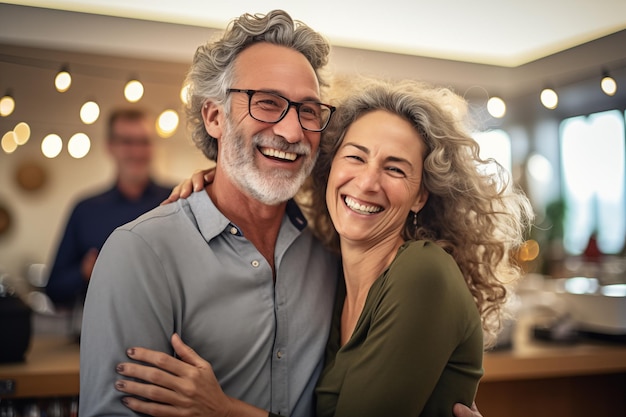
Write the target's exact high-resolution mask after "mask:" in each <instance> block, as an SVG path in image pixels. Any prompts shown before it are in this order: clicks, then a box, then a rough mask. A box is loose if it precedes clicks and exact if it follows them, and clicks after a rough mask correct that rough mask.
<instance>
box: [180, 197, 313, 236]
mask: <svg viewBox="0 0 626 417" xmlns="http://www.w3.org/2000/svg"><path fill="white" fill-rule="evenodd" d="M179 202H180V204H181V205H182V206H183V208H184V209H186V210H189V214H190V217H192V220H193V221H194V222H195V223H196V226H197V227H198V230H199V231H200V233H201V234H202V236H203V237H204V239H205V240H206V241H207V242H209V241H210V240H211V239H213V238H214V237H215V236H217V235H219V234H221V233H222V232H226V233H228V234H235V235H237V236H243V234H242V233H241V230H240V229H239V228H238V227H237V226H236V225H235V224H233V223H231V221H230V220H229V219H228V218H227V217H226V216H224V214H222V212H221V211H219V210H218V209H217V207H215V204H213V201H212V200H211V198H210V197H209V195H208V194H207V193H206V191H204V190H202V191H199V192H195V193H193V194H191V195H190V196H189V197H188V198H187V199H180V200H179ZM285 214H286V215H287V218H288V219H289V220H290V223H291V224H292V225H293V226H294V227H295V228H296V229H297V231H298V232H302V231H303V230H304V229H305V228H306V226H307V221H306V218H305V217H304V215H303V214H302V211H301V210H300V208H299V207H298V205H297V204H296V202H295V201H293V200H289V201H288V202H287V207H286V210H285ZM283 225H284V222H283ZM233 228H235V229H236V230H237V232H236V233H233V232H234V229H233Z"/></svg>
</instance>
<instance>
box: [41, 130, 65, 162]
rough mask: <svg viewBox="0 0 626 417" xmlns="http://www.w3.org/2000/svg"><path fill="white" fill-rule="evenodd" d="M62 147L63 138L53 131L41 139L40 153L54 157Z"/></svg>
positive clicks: (47, 156)
mask: <svg viewBox="0 0 626 417" xmlns="http://www.w3.org/2000/svg"><path fill="white" fill-rule="evenodd" d="M61 149H63V140H62V139H61V137H60V136H59V135H57V134H55V133H50V134H49V135H47V136H46V137H45V138H43V140H42V141H41V153H43V154H44V156H45V157H46V158H56V157H57V156H58V155H59V154H60V153H61Z"/></svg>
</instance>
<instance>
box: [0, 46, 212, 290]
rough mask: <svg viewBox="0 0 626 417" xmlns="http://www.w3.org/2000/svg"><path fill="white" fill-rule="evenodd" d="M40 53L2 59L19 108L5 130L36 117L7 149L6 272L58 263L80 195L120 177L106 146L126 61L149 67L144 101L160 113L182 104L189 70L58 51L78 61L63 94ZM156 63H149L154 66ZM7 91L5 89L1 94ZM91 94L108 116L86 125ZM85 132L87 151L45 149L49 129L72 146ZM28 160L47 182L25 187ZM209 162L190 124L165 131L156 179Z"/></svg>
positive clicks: (170, 179)
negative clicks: (50, 152) (24, 138)
mask: <svg viewBox="0 0 626 417" xmlns="http://www.w3.org/2000/svg"><path fill="white" fill-rule="evenodd" d="M34 52H36V53H34V54H29V53H27V52H26V51H25V50H21V52H20V53H21V57H20V59H12V61H16V62H17V61H19V62H20V63H18V64H16V63H7V62H0V84H1V85H0V88H6V85H10V88H11V91H12V95H13V97H14V98H15V101H16V109H15V111H14V113H13V114H11V115H10V116H8V117H0V136H1V135H4V133H5V132H7V131H9V130H12V129H13V127H14V126H15V124H17V123H18V122H21V121H24V122H27V123H29V125H30V126H31V129H32V132H31V138H30V140H29V141H28V142H27V143H26V144H25V145H23V146H20V147H19V148H18V149H17V150H16V151H15V152H14V153H12V154H6V153H5V152H3V151H1V150H0V204H1V205H4V206H6V207H7V208H8V209H9V211H10V213H11V216H12V220H13V221H12V225H11V228H10V230H9V231H8V232H7V233H5V234H3V235H0V272H1V271H5V272H8V273H9V274H10V275H11V276H12V277H16V278H19V277H22V276H23V273H24V268H25V266H26V265H28V264H29V263H31V262H37V263H40V262H43V263H49V262H51V261H52V259H53V257H54V255H55V252H56V245H57V242H58V239H60V233H62V230H63V228H64V226H65V222H66V220H67V216H68V215H69V210H70V209H71V207H72V205H73V204H74V202H75V201H76V200H77V199H78V198H79V197H80V196H84V195H85V194H89V193H93V192H95V191H97V190H99V189H102V188H104V187H108V186H109V185H110V184H111V182H112V181H113V176H114V170H113V166H112V164H111V161H110V160H109V158H108V155H107V153H106V148H105V146H104V144H105V143H104V132H105V124H106V119H107V114H108V112H109V110H110V109H111V108H112V107H113V106H115V105H119V104H124V103H125V101H124V99H123V97H122V88H123V85H124V83H125V81H126V80H125V76H126V75H124V76H120V74H122V72H120V68H122V69H123V74H128V73H130V72H132V71H133V69H139V71H137V73H138V75H139V76H140V77H141V76H142V74H143V76H144V78H143V80H142V81H144V86H145V90H146V92H145V95H144V97H143V98H142V100H141V101H140V102H139V104H140V105H141V106H143V107H146V108H148V110H149V111H151V112H154V113H156V112H160V111H162V110H164V109H165V108H169V107H175V108H178V107H179V106H180V104H179V103H180V100H179V98H178V94H179V91H180V84H181V82H182V79H183V77H184V70H178V68H179V67H174V68H173V69H172V68H168V67H167V65H162V66H159V68H160V69H164V70H165V71H169V72H167V73H165V74H161V76H160V78H159V77H156V76H155V75H154V74H151V73H150V72H149V71H145V70H144V68H142V65H147V64H152V63H143V62H134V61H132V60H121V61H119V62H118V61H115V59H106V61H107V62H108V65H109V67H108V68H109V71H107V70H106V68H107V67H102V68H101V69H100V70H99V72H97V71H95V70H94V69H93V68H91V67H87V66H85V64H84V63H81V62H80V61H77V60H76V59H75V57H66V56H61V55H59V54H58V53H52V54H53V55H55V54H56V55H55V56H56V57H57V58H58V59H60V60H63V59H64V58H66V59H67V58H69V59H71V62H74V64H73V66H72V65H70V70H72V67H73V68H74V70H75V72H74V77H73V84H72V87H71V88H70V90H69V91H67V92H65V93H59V92H57V91H56V90H55V89H54V86H53V78H54V75H55V73H56V68H47V67H46V65H44V63H45V61H43V60H42V57H43V58H45V59H48V58H49V57H47V56H45V54H43V53H40V52H39V51H34ZM0 53H1V54H8V55H11V56H14V57H15V53H16V51H15V50H12V49H11V48H7V47H1V46H0ZM24 57H26V58H27V59H26V58H24ZM33 57H36V58H37V59H34V58H33ZM48 66H49V65H48ZM151 67H152V65H147V68H148V69H150V68H151ZM180 68H181V69H182V68H186V66H180ZM4 92H5V90H3V91H0V95H4ZM88 99H94V100H96V101H97V102H98V103H100V107H101V115H100V118H99V119H98V121H96V123H94V124H93V125H89V126H86V125H84V124H83V123H82V122H80V120H79V109H80V106H81V105H82V103H83V102H84V101H86V100H88ZM126 104H128V103H126ZM79 131H81V132H84V133H86V134H87V135H89V136H90V138H91V146H92V147H91V151H90V152H89V154H88V155H87V156H86V157H84V158H82V159H74V158H72V157H71V156H70V155H69V154H68V153H67V150H66V148H65V147H64V149H63V151H62V153H61V154H60V155H59V156H58V157H57V158H54V159H48V158H46V157H45V156H43V154H42V153H41V150H40V144H41V140H42V138H43V137H44V136H45V135H46V134H48V133H52V132H54V133H57V134H58V135H60V136H61V137H62V138H63V140H64V146H65V145H66V144H67V140H68V139H69V138H70V137H71V135H73V134H74V133H77V132H79ZM24 163H35V164H37V165H39V166H41V167H42V168H43V169H44V171H45V172H46V182H45V184H44V186H43V187H42V188H41V189H39V190H35V191H25V190H23V189H21V188H20V187H19V185H18V183H17V182H16V180H15V175H16V172H17V169H18V168H19V167H20V166H21V165H22V164H24ZM208 165H209V162H208V161H207V160H206V159H205V158H204V156H203V155H202V154H201V152H200V151H199V150H197V149H196V148H195V147H194V146H193V145H192V144H191V142H190V140H189V135H188V134H187V133H186V129H185V126H184V123H183V125H182V126H179V128H178V131H177V133H176V134H175V135H174V136H172V137H170V138H168V139H161V138H158V140H157V145H156V149H155V164H154V174H155V178H156V179H157V180H160V181H164V182H167V183H171V184H175V183H177V182H178V181H180V180H181V179H183V178H186V177H188V176H189V175H190V174H191V173H192V172H193V171H194V170H195V169H197V168H200V167H206V166H208Z"/></svg>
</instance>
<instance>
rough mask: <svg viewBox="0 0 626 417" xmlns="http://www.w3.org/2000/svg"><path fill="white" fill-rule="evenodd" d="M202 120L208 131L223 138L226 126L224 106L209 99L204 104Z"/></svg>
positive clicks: (218, 137)
mask: <svg viewBox="0 0 626 417" xmlns="http://www.w3.org/2000/svg"><path fill="white" fill-rule="evenodd" d="M202 120H204V128H205V129H206V131H207V133H208V134H209V135H211V137H214V138H216V139H221V137H222V133H223V127H224V111H223V109H222V106H220V105H217V104H215V103H213V102H211V101H207V102H206V103H204V105H203V106H202Z"/></svg>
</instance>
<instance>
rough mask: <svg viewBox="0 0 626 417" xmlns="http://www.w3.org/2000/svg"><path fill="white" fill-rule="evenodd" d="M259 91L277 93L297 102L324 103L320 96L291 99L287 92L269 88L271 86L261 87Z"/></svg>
mask: <svg viewBox="0 0 626 417" xmlns="http://www.w3.org/2000/svg"><path fill="white" fill-rule="evenodd" d="M257 91H262V92H264V93H270V94H276V95H279V96H281V97H284V98H286V99H287V100H290V101H294V102H296V103H302V102H304V101H313V102H315V103H320V104H321V103H322V101H321V99H320V98H318V97H313V96H306V97H304V98H302V99H300V100H293V99H290V98H289V97H287V95H286V94H283V93H282V92H281V91H278V90H273V89H269V88H261V89H259V90H257Z"/></svg>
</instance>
